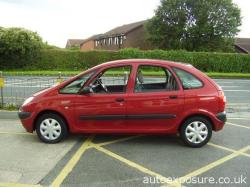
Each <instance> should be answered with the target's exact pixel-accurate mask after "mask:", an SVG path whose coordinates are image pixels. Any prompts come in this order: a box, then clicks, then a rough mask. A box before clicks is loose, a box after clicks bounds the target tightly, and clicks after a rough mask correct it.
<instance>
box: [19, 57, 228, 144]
mask: <svg viewBox="0 0 250 187" xmlns="http://www.w3.org/2000/svg"><path fill="white" fill-rule="evenodd" d="M225 104H226V99H225V96H224V93H223V91H222V89H221V88H220V87H219V86H218V85H217V84H216V83H215V82H214V81H213V80H211V79H210V78H209V77H207V76H206V75H205V74H203V73H202V72H200V71H199V70H197V69H195V68H194V67H193V66H191V65H188V64H183V63H175V62H168V61H162V60H142V59H139V60H138V59H137V60H118V61H112V62H107V63H104V64H101V65H98V66H96V67H93V68H91V69H89V70H87V71H85V72H83V73H81V74H79V75H77V76H75V77H73V78H71V79H69V80H67V81H65V82H63V83H61V84H59V85H57V86H55V87H52V88H49V89H46V90H43V91H41V92H38V93H36V94H34V95H33V96H32V97H30V98H28V99H27V100H26V101H25V102H24V103H23V105H22V107H21V108H20V111H19V118H20V119H21V121H22V124H23V126H24V127H25V129H26V130H27V131H28V132H31V133H32V132H33V131H36V133H37V135H38V137H39V138H40V139H41V140H42V141H43V142H46V143H57V142H59V141H61V140H62V139H63V138H65V137H66V136H67V135H68V133H95V134H98V133H116V134H117V133H126V134H137V133H140V134H142V133H144V134H179V135H180V137H181V138H182V140H183V141H184V143H185V144H187V145H188V146H191V147H201V146H203V145H205V144H206V143H207V142H208V141H209V139H210V138H211V135H212V131H213V130H214V131H219V130H221V129H222V128H223V126H224V124H225V121H226V112H225Z"/></svg>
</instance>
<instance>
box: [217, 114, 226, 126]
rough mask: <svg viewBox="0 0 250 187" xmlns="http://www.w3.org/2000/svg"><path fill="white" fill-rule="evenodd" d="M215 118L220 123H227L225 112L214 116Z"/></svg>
mask: <svg viewBox="0 0 250 187" xmlns="http://www.w3.org/2000/svg"><path fill="white" fill-rule="evenodd" d="M216 117H217V118H218V119H219V120H220V121H222V122H224V123H225V122H226V121H227V113H226V111H224V112H220V113H218V114H216Z"/></svg>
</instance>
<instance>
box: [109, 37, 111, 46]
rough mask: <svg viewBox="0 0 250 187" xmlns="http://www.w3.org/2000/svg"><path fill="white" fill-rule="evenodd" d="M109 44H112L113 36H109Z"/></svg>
mask: <svg viewBox="0 0 250 187" xmlns="http://www.w3.org/2000/svg"><path fill="white" fill-rule="evenodd" d="M109 45H112V37H110V38H109Z"/></svg>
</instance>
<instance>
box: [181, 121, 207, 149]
mask: <svg viewBox="0 0 250 187" xmlns="http://www.w3.org/2000/svg"><path fill="white" fill-rule="evenodd" d="M180 136H181V138H182V140H183V142H184V143H185V144H186V145H188V146H190V147H202V146H204V145H205V144H207V142H208V141H209V140H210V138H211V136H212V125H211V123H210V122H209V121H208V120H207V119H206V118H203V117H192V118H189V119H188V120H186V121H185V122H184V124H183V125H182V127H181V129H180Z"/></svg>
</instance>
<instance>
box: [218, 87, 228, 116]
mask: <svg viewBox="0 0 250 187" xmlns="http://www.w3.org/2000/svg"><path fill="white" fill-rule="evenodd" d="M218 92H219V111H218V112H224V111H225V107H226V96H225V94H224V92H223V91H222V90H219V91H218Z"/></svg>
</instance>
